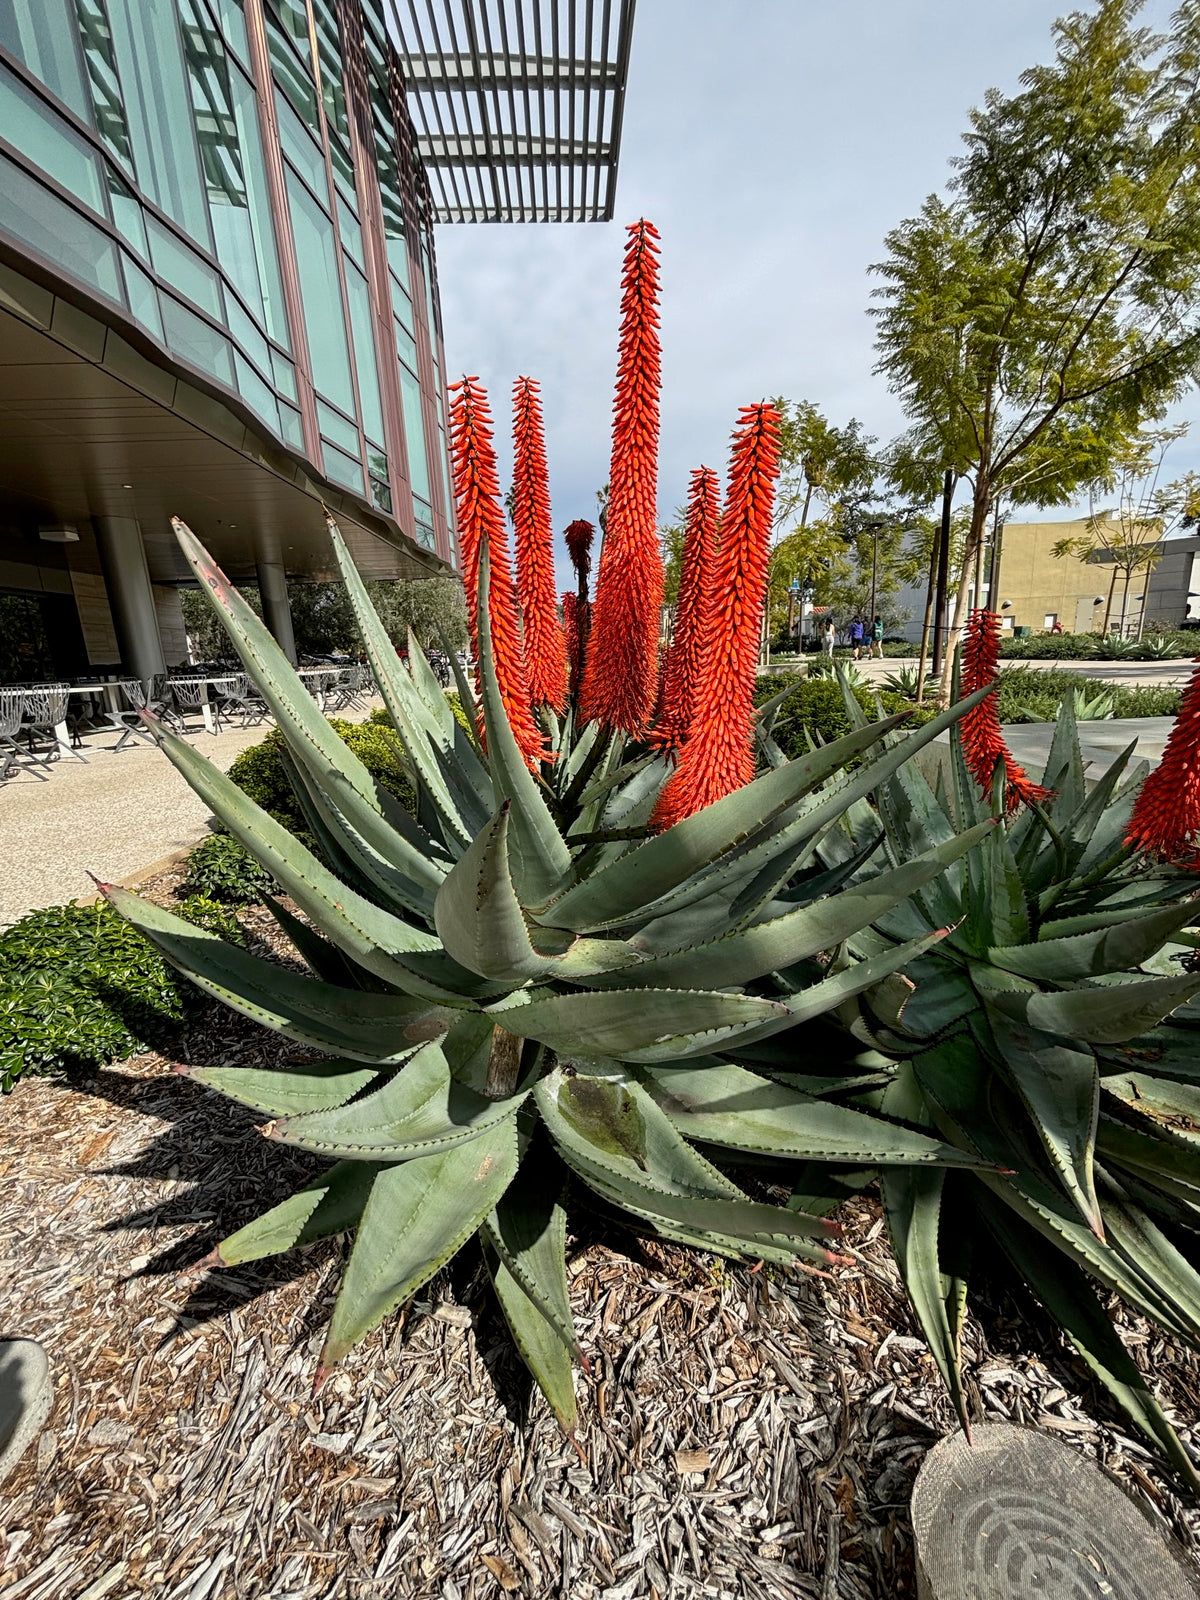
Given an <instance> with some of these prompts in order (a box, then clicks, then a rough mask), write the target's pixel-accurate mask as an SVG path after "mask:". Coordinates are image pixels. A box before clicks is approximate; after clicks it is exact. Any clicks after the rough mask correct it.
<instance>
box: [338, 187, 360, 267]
mask: <svg viewBox="0 0 1200 1600" xmlns="http://www.w3.org/2000/svg"><path fill="white" fill-rule="evenodd" d="M337 216H338V233H339V234H340V235H341V238H342V249H343V250H345V252H346V253H347V255H348V256H350V258H351V260H352V261H354V262H355V263H356V264H357V265H358V266H360V267H362V268H363V270H364V271H365V270H366V267H365V264H364V262H363V237H362V224H361V223H360V222H359V220H358V217H357V216H356V215H355V212H354V208H353V206H350V205H347V203H346V202H345V200H343V199H342V197H341V195H340V194H339V195H338V197H337Z"/></svg>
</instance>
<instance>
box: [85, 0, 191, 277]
mask: <svg viewBox="0 0 1200 1600" xmlns="http://www.w3.org/2000/svg"><path fill="white" fill-rule="evenodd" d="M108 17H109V22H110V23H111V24H112V40H113V46H114V49H115V52H116V61H117V69H118V71H119V72H120V75H121V83H122V85H123V87H124V90H125V115H126V118H127V120H128V123H129V138H130V143H131V144H132V146H133V160H134V166H135V168H136V169H137V176H138V183H139V185H140V187H141V188H142V189H143V190H145V191H146V193H148V194H149V195H151V196H152V197H153V199H154V200H156V201H157V203H158V204H159V205H160V206H161V207H162V209H163V210H164V211H165V212H166V213H167V215H168V216H170V217H173V218H174V219H175V221H176V222H177V223H178V224H179V225H180V227H181V228H183V229H184V230H185V232H187V233H189V234H190V235H191V236H192V238H193V239H195V240H197V242H198V243H200V244H202V245H204V246H205V247H206V248H208V247H210V246H211V244H212V237H211V234H210V232H209V226H208V206H207V205H206V203H205V188H204V179H203V175H202V173H201V169H200V153H199V150H198V148H197V145H196V135H195V130H194V128H193V126H192V118H191V95H190V93H189V89H188V81H187V75H186V73H185V70H184V63H183V43H182V40H181V39H180V35H179V20H178V18H177V16H176V14H175V8H174V6H173V4H172V3H171V0H109V6H108Z"/></svg>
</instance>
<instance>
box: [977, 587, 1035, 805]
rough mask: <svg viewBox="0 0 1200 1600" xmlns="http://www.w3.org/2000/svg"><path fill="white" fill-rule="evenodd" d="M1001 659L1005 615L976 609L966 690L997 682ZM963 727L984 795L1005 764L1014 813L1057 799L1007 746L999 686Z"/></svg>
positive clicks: (1009, 799)
mask: <svg viewBox="0 0 1200 1600" xmlns="http://www.w3.org/2000/svg"><path fill="white" fill-rule="evenodd" d="M999 662H1000V613H999V612H998V611H988V610H986V609H985V608H983V607H981V608H980V609H979V610H977V611H972V613H971V615H970V617H969V619H968V621H967V626H966V628H965V629H964V630H963V643H962V693H963V694H964V695H968V694H974V693H975V691H976V690H977V689H982V688H984V687H985V686H986V685H987V684H989V683H990V684H993V685H994V684H995V682H996V675H997V671H998V669H999ZM958 731H959V739H960V740H961V743H962V753H963V759H964V761H965V762H966V764H967V770H968V771H969V772H970V774H971V776H972V777H973V778H974V779H975V782H976V783H977V784H978V785H979V789H980V792H981V793H982V794H983V796H984V797H985V799H986V798H987V797H988V796H989V795H990V794H991V792H992V782H993V779H994V777H995V773H996V765H997V763H999V764H1000V765H1002V766H1003V768H1004V782H1005V789H1006V798H1005V805H1006V807H1007V809H1008V810H1009V811H1015V810H1016V808H1017V806H1018V805H1040V804H1042V803H1043V802H1044V801H1046V800H1050V799H1053V794H1052V792H1051V791H1050V790H1049V789H1043V788H1042V787H1041V786H1040V785H1039V784H1036V783H1034V782H1033V780H1032V779H1031V778H1028V777H1027V776H1026V774H1025V768H1024V767H1022V766H1021V765H1020V763H1019V762H1017V761H1016V760H1015V759H1014V757H1013V754H1012V752H1011V751H1010V750H1009V748H1008V746H1007V745H1006V744H1005V742H1004V735H1003V734H1002V733H1001V731H1000V718H999V715H998V714H997V711H996V691H995V689H994V688H993V691H992V693H991V694H989V695H988V696H987V697H986V699H984V700H981V701H980V703H979V704H978V705H977V706H974V707H972V709H971V710H970V711H968V712H967V713H966V715H965V716H964V717H963V718H962V720H961V721H960V722H959V724H958Z"/></svg>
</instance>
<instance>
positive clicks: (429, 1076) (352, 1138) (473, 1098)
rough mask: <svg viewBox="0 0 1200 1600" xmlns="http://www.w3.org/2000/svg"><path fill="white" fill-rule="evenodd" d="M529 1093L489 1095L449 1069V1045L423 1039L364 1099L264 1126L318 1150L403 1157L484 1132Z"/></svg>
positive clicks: (282, 1138)
mask: <svg viewBox="0 0 1200 1600" xmlns="http://www.w3.org/2000/svg"><path fill="white" fill-rule="evenodd" d="M447 1043H448V1045H449V1041H447ZM524 1098H525V1096H524V1094H518V1095H513V1096H512V1098H511V1099H507V1100H489V1099H487V1098H486V1097H485V1096H484V1095H481V1094H479V1093H477V1092H476V1091H475V1090H474V1089H472V1088H470V1087H468V1086H467V1085H466V1084H464V1083H461V1082H460V1081H459V1080H458V1079H457V1078H455V1077H453V1076H452V1075H451V1072H450V1063H449V1062H448V1061H447V1059H446V1052H445V1051H444V1050H443V1048H442V1046H441V1045H440V1044H437V1043H434V1044H427V1045H422V1046H421V1048H420V1049H419V1050H417V1051H416V1052H415V1053H414V1055H413V1056H412V1058H411V1060H409V1061H406V1062H405V1063H404V1065H403V1066H402V1067H401V1068H400V1070H399V1071H398V1072H395V1073H393V1074H392V1075H391V1076H390V1077H389V1078H388V1080H387V1082H386V1083H384V1084H383V1085H382V1087H380V1088H378V1089H376V1090H375V1091H374V1092H373V1093H371V1094H368V1095H364V1096H363V1098H362V1099H360V1100H355V1101H352V1102H351V1103H350V1104H349V1105H339V1106H335V1107H333V1108H332V1109H330V1110H327V1111H313V1112H309V1113H306V1114H304V1115H301V1116H290V1117H284V1118H282V1119H281V1120H280V1121H278V1122H274V1123H272V1124H270V1126H269V1127H268V1128H267V1130H266V1132H267V1134H268V1136H269V1137H270V1138H272V1139H278V1140H279V1141H280V1142H281V1143H283V1144H293V1145H298V1146H299V1147H300V1149H302V1150H312V1151H314V1152H315V1153H316V1154H318V1155H331V1156H353V1157H355V1158H357V1159H360V1160H362V1159H375V1160H381V1161H404V1160H409V1159H411V1158H413V1157H414V1156H423V1155H426V1154H428V1153H429V1152H430V1151H433V1150H440V1149H446V1148H449V1147H450V1146H452V1145H458V1144H465V1143H468V1142H470V1141H471V1140H477V1139H479V1138H480V1137H481V1136H482V1135H485V1134H487V1133H488V1132H489V1130H490V1129H492V1128H493V1127H495V1125H496V1124H497V1123H500V1122H503V1121H505V1120H506V1119H507V1118H509V1117H512V1116H514V1115H515V1114H516V1112H517V1110H518V1109H519V1107H520V1105H521V1103H522V1101H523V1100H524Z"/></svg>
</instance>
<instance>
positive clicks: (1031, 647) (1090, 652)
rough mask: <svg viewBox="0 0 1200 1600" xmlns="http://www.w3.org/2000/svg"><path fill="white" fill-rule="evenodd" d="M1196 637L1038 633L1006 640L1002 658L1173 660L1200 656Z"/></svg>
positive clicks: (1179, 633)
mask: <svg viewBox="0 0 1200 1600" xmlns="http://www.w3.org/2000/svg"><path fill="white" fill-rule="evenodd" d="M1196 638H1197V636H1196V634H1195V633H1194V632H1190V631H1188V630H1187V629H1180V630H1173V631H1169V632H1163V633H1156V634H1148V635H1147V636H1146V637H1145V638H1143V639H1118V638H1108V639H1106V638H1102V637H1101V635H1100V634H1098V633H1036V634H1032V635H1031V636H1030V637H1029V638H1027V639H1014V638H1005V639H1004V640H1003V641H1002V642H1001V645H1000V654H1001V656H1002V657H1003V658H1004V659H1006V660H1009V661H1113V660H1130V661H1170V660H1178V659H1179V658H1180V657H1184V656H1194V655H1195V653H1196Z"/></svg>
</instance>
